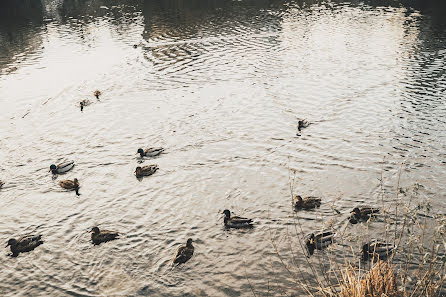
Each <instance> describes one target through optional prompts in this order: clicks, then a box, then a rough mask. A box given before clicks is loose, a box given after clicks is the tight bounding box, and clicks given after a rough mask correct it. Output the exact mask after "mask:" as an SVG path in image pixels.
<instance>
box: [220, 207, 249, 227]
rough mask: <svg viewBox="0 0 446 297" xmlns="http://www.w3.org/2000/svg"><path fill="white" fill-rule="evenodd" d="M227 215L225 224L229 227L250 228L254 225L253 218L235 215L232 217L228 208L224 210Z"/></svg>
mask: <svg viewBox="0 0 446 297" xmlns="http://www.w3.org/2000/svg"><path fill="white" fill-rule="evenodd" d="M223 214H224V215H225V218H224V224H225V227H227V228H250V227H252V220H251V219H247V218H242V217H237V216H233V217H231V212H230V211H229V210H228V209H225V210H224V211H223Z"/></svg>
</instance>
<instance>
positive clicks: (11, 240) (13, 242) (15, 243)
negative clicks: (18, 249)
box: [6, 238, 17, 248]
mask: <svg viewBox="0 0 446 297" xmlns="http://www.w3.org/2000/svg"><path fill="white" fill-rule="evenodd" d="M16 245H17V240H15V239H14V238H11V239H10V240H8V244H7V245H6V247H8V246H11V248H12V247H14V246H16Z"/></svg>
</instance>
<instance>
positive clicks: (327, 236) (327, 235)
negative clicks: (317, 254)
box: [305, 231, 335, 256]
mask: <svg viewBox="0 0 446 297" xmlns="http://www.w3.org/2000/svg"><path fill="white" fill-rule="evenodd" d="M334 235H335V234H334V233H333V232H330V231H325V232H321V233H317V234H316V235H315V234H314V233H311V234H310V236H308V238H307V240H306V242H305V245H306V246H307V250H308V253H309V254H310V256H311V255H313V253H314V250H315V249H317V250H322V249H324V248H326V247H327V246H329V245H330V244H332V243H333V242H334Z"/></svg>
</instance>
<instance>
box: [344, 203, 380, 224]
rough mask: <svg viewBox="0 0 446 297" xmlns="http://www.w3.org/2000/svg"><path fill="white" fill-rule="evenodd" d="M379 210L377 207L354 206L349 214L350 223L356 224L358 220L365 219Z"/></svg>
mask: <svg viewBox="0 0 446 297" xmlns="http://www.w3.org/2000/svg"><path fill="white" fill-rule="evenodd" d="M378 212H379V209H378V208H372V207H362V208H359V207H355V208H353V210H352V211H351V216H350V219H349V221H350V223H352V224H357V223H358V222H359V221H367V220H368V219H370V218H371V217H372V216H373V215H375V214H377V213H378Z"/></svg>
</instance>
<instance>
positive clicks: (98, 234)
mask: <svg viewBox="0 0 446 297" xmlns="http://www.w3.org/2000/svg"><path fill="white" fill-rule="evenodd" d="M90 232H91V241H92V242H93V243H94V244H100V243H102V242H107V241H110V240H115V239H117V238H118V237H119V233H118V232H114V231H107V230H99V228H98V227H93V228H91V231H90Z"/></svg>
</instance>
